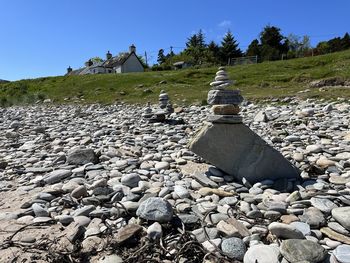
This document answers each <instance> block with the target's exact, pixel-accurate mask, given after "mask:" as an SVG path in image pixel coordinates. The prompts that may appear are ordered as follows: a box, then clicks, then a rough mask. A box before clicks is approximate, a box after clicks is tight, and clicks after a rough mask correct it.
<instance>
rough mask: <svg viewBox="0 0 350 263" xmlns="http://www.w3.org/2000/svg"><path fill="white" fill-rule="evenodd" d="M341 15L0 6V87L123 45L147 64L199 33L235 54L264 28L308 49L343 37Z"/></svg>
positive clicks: (62, 4) (11, 2)
mask: <svg viewBox="0 0 350 263" xmlns="http://www.w3.org/2000/svg"><path fill="white" fill-rule="evenodd" d="M349 10H350V1H349V0H333V1H329V0H293V1H281V0H221V1H210V0H176V1H167V0H163V1H161V0H147V1H146V0H133V1H130V0H129V1H126V0H30V1H29V0H0V79H8V80H17V79H23V78H36V77H42V76H55V75H63V74H65V72H66V68H67V67H68V66H69V65H70V66H72V67H73V68H78V67H81V66H82V65H83V63H84V61H85V60H86V59H88V58H90V57H94V56H100V57H102V58H104V57H105V53H106V51H107V50H110V51H111V53H112V54H117V53H119V52H122V51H126V50H127V49H128V47H129V45H130V44H135V45H136V47H137V53H138V54H142V55H143V54H144V52H145V51H146V52H147V53H148V57H149V62H151V63H152V62H153V63H154V62H156V59H157V53H158V50H159V49H160V48H163V49H165V51H166V52H168V51H169V47H170V46H173V47H175V48H174V51H175V53H177V52H179V51H181V49H182V48H183V47H184V46H185V42H186V39H187V38H188V37H189V36H190V35H191V34H192V33H194V32H198V30H199V29H202V30H203V31H204V33H205V36H206V40H207V41H208V42H209V41H210V40H214V41H215V42H217V43H219V42H220V40H221V39H222V36H223V35H224V34H225V33H226V32H227V30H228V29H230V30H231V31H232V33H233V34H234V36H235V38H236V39H237V40H238V42H239V43H240V47H241V48H242V49H243V50H245V49H246V47H247V46H248V45H249V43H250V42H251V41H252V40H253V39H254V38H257V37H258V36H259V32H261V30H262V28H263V27H264V26H265V25H267V24H270V25H274V26H278V27H280V28H281V30H282V33H283V34H284V35H288V34H289V33H294V34H297V35H300V36H302V35H309V36H310V37H311V43H312V44H313V45H315V44H317V43H318V42H319V41H321V40H328V39H330V38H333V37H335V36H343V35H344V33H345V32H350V19H349Z"/></svg>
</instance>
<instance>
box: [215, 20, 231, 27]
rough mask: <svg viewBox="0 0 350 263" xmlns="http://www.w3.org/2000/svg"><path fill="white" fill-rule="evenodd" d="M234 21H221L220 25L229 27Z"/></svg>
mask: <svg viewBox="0 0 350 263" xmlns="http://www.w3.org/2000/svg"><path fill="white" fill-rule="evenodd" d="M231 24H232V22H231V21H230V20H224V21H221V22H220V23H219V24H218V26H219V27H229V26H231Z"/></svg>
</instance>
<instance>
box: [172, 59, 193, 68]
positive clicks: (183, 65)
mask: <svg viewBox="0 0 350 263" xmlns="http://www.w3.org/2000/svg"><path fill="white" fill-rule="evenodd" d="M173 66H174V68H175V69H183V68H188V67H190V66H191V64H189V63H187V62H185V61H179V62H175V63H174V64H173Z"/></svg>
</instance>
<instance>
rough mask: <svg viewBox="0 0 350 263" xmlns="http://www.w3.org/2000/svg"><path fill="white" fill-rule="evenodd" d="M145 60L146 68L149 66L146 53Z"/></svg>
mask: <svg viewBox="0 0 350 263" xmlns="http://www.w3.org/2000/svg"><path fill="white" fill-rule="evenodd" d="M145 60H146V66H148V62H147V52H146V51H145Z"/></svg>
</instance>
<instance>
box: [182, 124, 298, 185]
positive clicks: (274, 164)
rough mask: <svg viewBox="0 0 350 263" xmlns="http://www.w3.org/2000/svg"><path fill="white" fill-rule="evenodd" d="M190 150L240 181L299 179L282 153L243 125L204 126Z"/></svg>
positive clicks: (294, 169) (191, 143)
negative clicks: (243, 179)
mask: <svg viewBox="0 0 350 263" xmlns="http://www.w3.org/2000/svg"><path fill="white" fill-rule="evenodd" d="M189 148H190V149H191V151H193V152H194V153H196V154H197V155H199V156H201V157H202V158H204V159H205V160H207V161H208V162H209V163H211V164H213V165H215V166H216V167H218V168H220V169H221V170H223V171H225V172H226V173H228V174H230V175H233V176H235V177H236V178H238V179H239V180H241V179H242V178H243V177H244V178H246V179H247V180H248V181H249V182H251V183H256V182H259V181H262V180H265V179H272V180H276V179H280V178H288V179H300V177H299V171H298V170H297V169H296V168H295V167H294V166H293V165H292V164H291V163H290V162H288V161H287V160H286V159H285V158H284V157H283V156H282V154H280V153H279V152H278V151H277V150H275V149H274V148H272V147H271V146H269V145H268V144H267V143H266V142H265V141H264V140H263V139H261V138H260V137H259V136H258V135H257V134H255V133H254V132H253V131H252V130H250V129H249V128H248V127H247V126H246V125H244V124H235V125H230V124H215V123H214V124H213V123H205V125H204V126H203V127H202V129H201V130H200V131H199V132H198V133H197V134H196V136H195V137H194V138H193V139H192V141H191V142H190V144H189Z"/></svg>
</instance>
